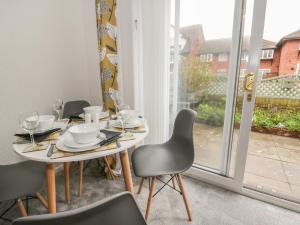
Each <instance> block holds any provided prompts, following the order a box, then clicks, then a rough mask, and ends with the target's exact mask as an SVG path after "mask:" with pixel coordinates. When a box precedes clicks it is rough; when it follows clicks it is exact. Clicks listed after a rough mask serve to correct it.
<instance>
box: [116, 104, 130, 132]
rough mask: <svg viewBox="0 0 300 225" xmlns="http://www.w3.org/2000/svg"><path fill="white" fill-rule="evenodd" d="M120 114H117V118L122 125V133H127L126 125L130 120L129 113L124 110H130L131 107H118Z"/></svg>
mask: <svg viewBox="0 0 300 225" xmlns="http://www.w3.org/2000/svg"><path fill="white" fill-rule="evenodd" d="M118 109H119V110H118V112H117V118H118V120H119V121H120V123H121V127H122V132H124V131H125V124H126V121H127V120H128V119H129V115H128V113H126V112H125V111H124V110H127V109H130V106H129V105H120V106H118Z"/></svg>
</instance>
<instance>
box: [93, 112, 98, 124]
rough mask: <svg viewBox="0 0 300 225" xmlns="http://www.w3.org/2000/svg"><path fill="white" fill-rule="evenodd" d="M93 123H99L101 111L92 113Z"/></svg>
mask: <svg viewBox="0 0 300 225" xmlns="http://www.w3.org/2000/svg"><path fill="white" fill-rule="evenodd" d="M92 120H93V123H96V124H99V113H93V114H92Z"/></svg>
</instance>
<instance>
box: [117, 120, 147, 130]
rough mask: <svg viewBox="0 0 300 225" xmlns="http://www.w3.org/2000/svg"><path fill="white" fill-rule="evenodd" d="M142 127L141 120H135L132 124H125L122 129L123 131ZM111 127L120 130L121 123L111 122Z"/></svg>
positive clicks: (142, 122)
mask: <svg viewBox="0 0 300 225" xmlns="http://www.w3.org/2000/svg"><path fill="white" fill-rule="evenodd" d="M143 125H144V120H143V119H137V120H136V121H135V122H134V123H125V125H124V128H125V129H131V128H136V127H141V126H143ZM111 126H112V127H115V128H122V123H121V122H120V121H119V120H115V121H114V120H112V121H111Z"/></svg>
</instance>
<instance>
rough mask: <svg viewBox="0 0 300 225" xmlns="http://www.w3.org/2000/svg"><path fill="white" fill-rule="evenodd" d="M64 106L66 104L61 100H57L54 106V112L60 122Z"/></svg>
mask: <svg viewBox="0 0 300 225" xmlns="http://www.w3.org/2000/svg"><path fill="white" fill-rule="evenodd" d="M63 105H64V102H63V100H61V99H60V98H59V99H57V100H56V101H55V103H54V104H53V110H54V111H55V112H56V114H57V119H58V120H60V119H61V110H62V108H63Z"/></svg>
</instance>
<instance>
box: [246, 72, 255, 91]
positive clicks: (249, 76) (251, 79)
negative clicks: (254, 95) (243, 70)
mask: <svg viewBox="0 0 300 225" xmlns="http://www.w3.org/2000/svg"><path fill="white" fill-rule="evenodd" d="M253 83H254V73H248V74H247V75H246V76H245V79H244V89H245V91H249V92H250V91H252V90H253Z"/></svg>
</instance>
